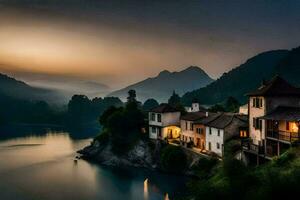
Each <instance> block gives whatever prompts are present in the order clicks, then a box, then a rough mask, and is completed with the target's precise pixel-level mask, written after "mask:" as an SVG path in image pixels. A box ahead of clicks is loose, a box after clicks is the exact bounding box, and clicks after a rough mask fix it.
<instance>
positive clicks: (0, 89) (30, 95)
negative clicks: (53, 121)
mask: <svg viewBox="0 0 300 200" xmlns="http://www.w3.org/2000/svg"><path fill="white" fill-rule="evenodd" d="M6 97H9V98H13V99H18V100H44V101H48V102H50V103H54V102H55V103H56V102H58V101H60V99H61V98H62V96H61V95H60V94H59V93H58V92H56V91H54V90H48V89H41V88H37V87H31V86H29V85H27V84H26V83H24V82H22V81H19V80H16V79H14V78H12V77H9V76H7V75H5V74H1V73H0V98H2V99H3V98H6Z"/></svg>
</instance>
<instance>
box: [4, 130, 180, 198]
mask: <svg viewBox="0 0 300 200" xmlns="http://www.w3.org/2000/svg"><path fill="white" fill-rule="evenodd" d="M90 141H91V140H90V139H77V140H75V139H71V138H70V137H69V134H68V133H62V132H61V133H53V132H51V131H49V132H48V133H47V134H44V135H39V136H38V135H31V136H26V137H17V138H10V139H9V138H5V139H2V140H1V139H0V199H1V200H6V199H7V200H23V199H24V200H27V199H28V200H81V199H82V200H96V199H97V200H127V199H128V200H144V199H149V200H156V199H157V200H163V199H168V198H167V197H166V194H167V193H168V196H169V198H170V199H173V198H174V196H178V195H179V194H181V193H182V191H183V190H184V185H185V182H186V180H184V178H183V177H177V176H171V175H166V174H160V173H156V172H149V171H145V170H141V169H127V170H120V169H110V168H106V167H102V166H99V165H97V164H92V163H89V162H86V161H84V160H80V161H78V163H77V164H75V163H74V161H73V160H74V157H75V156H76V153H75V152H76V151H77V150H79V149H81V148H82V147H84V146H86V145H87V144H89V142H90ZM146 179H148V181H145V180H146Z"/></svg>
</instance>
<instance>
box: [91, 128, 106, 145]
mask: <svg viewBox="0 0 300 200" xmlns="http://www.w3.org/2000/svg"><path fill="white" fill-rule="evenodd" d="M94 141H98V142H99V143H100V144H102V145H105V144H108V142H109V133H108V131H103V132H102V133H100V134H99V135H98V136H96V137H95V139H94Z"/></svg>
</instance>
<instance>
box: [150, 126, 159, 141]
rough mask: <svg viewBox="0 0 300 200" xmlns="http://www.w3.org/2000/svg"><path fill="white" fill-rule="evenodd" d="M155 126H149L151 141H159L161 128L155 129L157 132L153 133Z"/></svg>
mask: <svg viewBox="0 0 300 200" xmlns="http://www.w3.org/2000/svg"><path fill="white" fill-rule="evenodd" d="M152 127H153V126H149V138H151V139H157V136H158V129H159V127H155V126H154V127H155V129H154V130H155V131H153V128H152Z"/></svg>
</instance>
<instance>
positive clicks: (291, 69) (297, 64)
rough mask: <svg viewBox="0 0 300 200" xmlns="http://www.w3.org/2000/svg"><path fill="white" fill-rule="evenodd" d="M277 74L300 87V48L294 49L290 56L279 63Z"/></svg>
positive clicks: (276, 69)
mask: <svg viewBox="0 0 300 200" xmlns="http://www.w3.org/2000/svg"><path fill="white" fill-rule="evenodd" d="M275 73H276V74H280V76H281V77H282V78H284V79H286V80H288V81H289V82H290V83H291V84H294V85H297V86H300V78H299V75H300V47H297V48H295V49H292V50H291V51H290V52H289V54H288V55H287V56H286V57H285V58H284V59H283V60H282V61H280V62H279V64H278V65H277V66H276V68H275Z"/></svg>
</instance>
